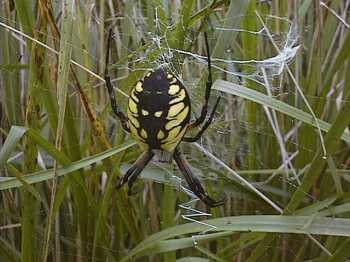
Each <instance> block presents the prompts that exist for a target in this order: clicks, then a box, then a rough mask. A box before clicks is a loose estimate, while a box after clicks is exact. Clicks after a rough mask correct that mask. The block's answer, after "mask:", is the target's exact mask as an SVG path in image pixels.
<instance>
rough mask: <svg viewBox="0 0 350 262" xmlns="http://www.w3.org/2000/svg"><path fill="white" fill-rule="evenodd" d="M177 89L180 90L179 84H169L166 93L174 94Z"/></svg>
mask: <svg viewBox="0 0 350 262" xmlns="http://www.w3.org/2000/svg"><path fill="white" fill-rule="evenodd" d="M179 91H180V86H179V85H171V86H169V91H168V94H169V95H175V94H176V93H177V92H179Z"/></svg>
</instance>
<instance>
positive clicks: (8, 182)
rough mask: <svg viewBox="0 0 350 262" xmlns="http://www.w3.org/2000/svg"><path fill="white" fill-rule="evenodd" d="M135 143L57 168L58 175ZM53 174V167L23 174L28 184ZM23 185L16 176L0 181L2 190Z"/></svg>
mask: <svg viewBox="0 0 350 262" xmlns="http://www.w3.org/2000/svg"><path fill="white" fill-rule="evenodd" d="M135 144H136V142H133V141H128V142H125V143H123V144H121V145H119V146H117V147H114V148H111V149H109V150H106V151H104V152H101V153H99V154H96V155H93V156H90V157H87V158H84V159H81V160H79V161H76V162H73V163H71V164H70V165H67V166H65V167H61V168H59V169H57V176H63V175H66V174H69V173H71V172H73V171H76V170H79V169H81V168H85V167H88V166H90V165H92V164H94V163H97V162H99V161H102V160H103V159H106V158H108V157H111V156H113V155H115V154H118V153H120V152H123V151H124V150H126V149H128V148H130V147H132V146H134V145H135ZM53 176H54V171H53V169H50V170H45V171H40V172H35V173H33V174H29V175H26V176H23V181H25V182H27V183H28V184H34V183H38V182H42V181H45V180H48V179H51V178H53ZM21 186H22V183H21V182H20V181H18V179H17V178H15V177H9V178H3V179H2V180H1V181H0V191H1V190H5V189H10V188H16V187H21Z"/></svg>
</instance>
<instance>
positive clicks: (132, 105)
mask: <svg viewBox="0 0 350 262" xmlns="http://www.w3.org/2000/svg"><path fill="white" fill-rule="evenodd" d="M129 109H130V111H131V112H132V113H134V114H137V105H136V103H135V102H134V101H133V100H132V99H129Z"/></svg>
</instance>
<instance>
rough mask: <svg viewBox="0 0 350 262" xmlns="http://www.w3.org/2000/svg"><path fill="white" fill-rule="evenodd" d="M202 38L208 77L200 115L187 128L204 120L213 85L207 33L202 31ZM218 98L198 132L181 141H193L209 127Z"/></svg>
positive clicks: (195, 125)
mask: <svg viewBox="0 0 350 262" xmlns="http://www.w3.org/2000/svg"><path fill="white" fill-rule="evenodd" d="M204 39H205V46H206V49H207V57H208V79H207V83H206V87H205V97H204V105H203V106H202V110H201V114H200V116H199V117H198V118H197V119H196V120H195V121H194V122H192V123H190V124H189V125H188V128H189V129H192V128H195V127H197V126H199V125H201V124H202V123H203V122H204V120H205V118H206V116H207V113H208V103H209V99H210V92H211V87H212V85H213V77H212V72H211V60H210V51H209V43H208V36H207V33H204ZM220 99H221V97H220V96H219V97H218V99H217V100H216V102H215V105H214V108H213V110H212V112H211V113H210V116H209V118H208V120H207V121H206V122H205V123H204V125H203V126H202V128H201V129H200V130H199V132H198V133H197V134H196V135H195V136H194V137H184V138H183V141H185V142H195V141H197V140H198V139H199V138H200V137H201V136H202V134H203V133H204V131H205V130H206V129H207V128H208V127H209V125H210V124H211V122H212V120H213V118H214V113H215V111H216V108H217V106H218V105H219V102H220Z"/></svg>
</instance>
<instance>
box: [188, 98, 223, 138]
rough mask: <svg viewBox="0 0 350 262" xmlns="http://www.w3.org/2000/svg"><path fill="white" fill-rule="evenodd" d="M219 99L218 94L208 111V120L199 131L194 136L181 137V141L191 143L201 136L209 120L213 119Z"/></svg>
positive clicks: (208, 124)
mask: <svg viewBox="0 0 350 262" xmlns="http://www.w3.org/2000/svg"><path fill="white" fill-rule="evenodd" d="M220 99H221V96H219V97H218V99H217V100H216V103H215V105H214V108H213V110H212V111H211V113H210V116H209V118H208V120H207V121H206V122H205V123H204V125H203V126H202V128H201V129H200V130H199V132H198V133H197V134H196V135H195V136H194V137H184V138H183V139H182V141H185V142H190V143H192V142H196V141H197V140H198V139H200V138H201V136H202V135H203V133H204V131H205V130H206V129H207V128H208V127H209V126H210V124H211V122H212V121H213V118H214V114H215V111H216V108H217V107H218V105H219V102H220Z"/></svg>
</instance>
